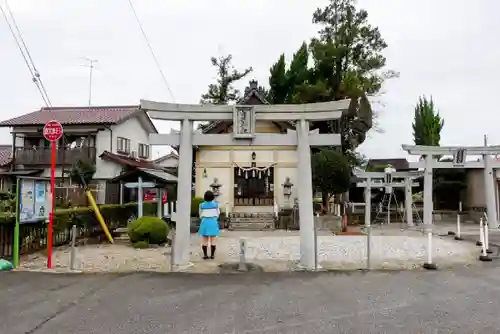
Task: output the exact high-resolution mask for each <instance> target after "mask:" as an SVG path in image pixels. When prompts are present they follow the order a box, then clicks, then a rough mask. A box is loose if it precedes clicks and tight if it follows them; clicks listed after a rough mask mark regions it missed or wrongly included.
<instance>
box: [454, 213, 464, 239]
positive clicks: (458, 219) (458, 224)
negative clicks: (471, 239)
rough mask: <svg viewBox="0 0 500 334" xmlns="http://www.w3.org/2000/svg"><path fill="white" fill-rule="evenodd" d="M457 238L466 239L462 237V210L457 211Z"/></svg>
mask: <svg viewBox="0 0 500 334" xmlns="http://www.w3.org/2000/svg"><path fill="white" fill-rule="evenodd" d="M455 240H464V238H462V237H461V229H460V212H458V213H457V234H456V235H455Z"/></svg>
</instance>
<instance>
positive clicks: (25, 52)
mask: <svg viewBox="0 0 500 334" xmlns="http://www.w3.org/2000/svg"><path fill="white" fill-rule="evenodd" d="M5 5H6V9H7V11H8V12H9V15H10V17H11V20H12V23H13V24H14V26H15V29H16V31H17V33H18V35H16V33H15V31H14V29H13V27H12V24H11V23H10V21H9V18H8V16H7V13H6V12H5V10H4V9H3V7H2V6H1V5H0V11H1V12H2V14H3V17H4V19H5V22H6V23H7V26H8V27H9V30H10V32H11V34H12V37H13V38H14V41H15V42H16V45H17V47H18V49H19V51H20V53H21V56H22V57H23V59H24V62H25V64H26V66H27V67H28V70H29V72H30V74H31V77H32V80H33V82H34V83H35V85H36V86H37V88H38V91H39V92H40V95H41V97H42V100H43V102H44V103H45V106H46V107H47V108H49V110H50V108H52V103H51V102H50V98H49V96H48V94H47V91H46V90H45V86H44V85H43V82H42V79H41V76H40V74H39V72H38V71H37V70H36V66H35V62H34V60H33V57H31V54H30V52H29V49H28V46H27V44H26V42H24V39H23V38H22V35H21V31H20V29H19V25H18V24H17V22H16V20H15V18H14V15H13V13H12V11H11V10H10V7H9V6H8V3H7V1H5ZM23 47H24V49H23ZM62 136H63V143H64V142H66V143H68V142H69V140H68V137H67V136H66V134H65V133H64V132H63V133H62ZM63 173H64V165H63ZM77 173H78V174H80V177H81V172H80V170H79V168H78V166H77Z"/></svg>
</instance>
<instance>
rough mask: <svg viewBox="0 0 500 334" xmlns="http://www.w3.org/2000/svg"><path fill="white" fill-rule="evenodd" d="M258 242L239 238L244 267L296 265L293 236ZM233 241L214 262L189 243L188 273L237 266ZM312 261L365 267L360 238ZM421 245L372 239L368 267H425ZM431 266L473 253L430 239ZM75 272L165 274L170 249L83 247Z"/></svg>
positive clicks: (222, 244) (419, 240) (325, 246)
mask: <svg viewBox="0 0 500 334" xmlns="http://www.w3.org/2000/svg"><path fill="white" fill-rule="evenodd" d="M267 235H271V236H263V234H262V232H260V233H256V235H255V236H254V237H253V236H252V235H251V233H246V234H244V236H245V239H246V240H247V261H248V262H251V263H255V264H258V265H260V266H261V267H263V269H264V270H265V271H288V270H293V269H295V268H296V267H297V265H298V262H299V259H300V242H299V237H298V235H293V234H292V233H289V234H288V235H286V234H281V235H277V234H273V233H269V234H267ZM239 239H240V237H239V235H238V234H237V233H224V235H223V236H222V237H221V238H219V240H218V246H217V256H216V260H214V261H204V260H202V259H201V256H200V255H201V254H200V253H201V251H200V248H199V240H198V238H197V237H193V238H192V249H191V261H192V262H193V264H194V265H193V266H192V267H190V268H188V269H187V271H191V272H218V271H219V264H221V263H232V262H237V261H238V260H239ZM318 242H319V243H318V255H319V256H318V261H319V264H320V265H321V267H322V268H323V269H342V270H348V269H363V268H365V264H366V238H365V237H364V236H319V237H318ZM426 245H427V239H426V238H425V237H424V236H374V237H373V239H372V267H373V268H374V269H412V268H417V267H420V266H421V265H422V263H423V262H425V261H426ZM433 248H434V261H435V262H436V263H437V264H438V265H439V266H440V267H441V268H444V267H453V266H457V265H470V264H475V263H476V264H477V262H478V261H477V256H478V248H477V247H476V246H474V245H473V244H471V243H468V242H456V241H453V240H450V239H449V238H442V237H435V238H434V239H433ZM69 258H70V249H69V247H61V248H58V249H56V250H55V252H54V255H53V262H54V267H55V269H58V270H62V271H67V270H68V267H69ZM45 266H46V257H45V256H44V255H43V254H41V253H38V254H32V255H28V256H25V257H23V258H22V259H21V268H20V269H21V270H23V269H24V270H41V269H44V268H45ZM75 269H76V270H79V271H84V272H130V271H159V272H168V271H170V249H169V248H166V247H158V248H150V249H134V248H132V247H131V246H129V245H127V244H115V245H86V246H80V247H78V248H77V256H76V266H75Z"/></svg>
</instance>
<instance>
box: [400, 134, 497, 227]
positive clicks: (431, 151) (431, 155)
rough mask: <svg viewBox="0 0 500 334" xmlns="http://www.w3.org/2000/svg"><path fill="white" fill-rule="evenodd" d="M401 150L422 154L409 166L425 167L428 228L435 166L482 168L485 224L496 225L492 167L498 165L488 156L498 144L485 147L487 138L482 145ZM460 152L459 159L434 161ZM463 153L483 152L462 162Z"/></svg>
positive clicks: (407, 148) (406, 147)
mask: <svg viewBox="0 0 500 334" xmlns="http://www.w3.org/2000/svg"><path fill="white" fill-rule="evenodd" d="M402 148H403V150H405V151H407V152H408V153H409V154H412V155H420V156H425V158H424V161H419V162H410V167H411V168H423V169H424V225H426V226H427V228H428V229H430V228H431V226H432V212H433V210H434V204H433V202H432V172H433V169H435V168H474V169H478V168H482V169H483V170H484V190H485V195H486V197H485V199H486V211H487V212H486V214H487V217H488V226H489V227H490V228H498V220H497V206H496V203H495V178H494V176H495V174H494V169H496V168H500V161H496V160H492V159H491V155H496V154H500V146H487V143H486V138H485V145H484V146H466V147H463V146H446V147H443V146H420V145H402ZM457 153H460V154H462V157H461V159H460V160H461V161H456V159H454V160H455V161H454V162H442V161H437V159H436V158H435V156H440V155H450V154H451V155H453V156H454V157H456V154H457ZM466 154H470V155H482V157H483V160H482V161H465V158H466Z"/></svg>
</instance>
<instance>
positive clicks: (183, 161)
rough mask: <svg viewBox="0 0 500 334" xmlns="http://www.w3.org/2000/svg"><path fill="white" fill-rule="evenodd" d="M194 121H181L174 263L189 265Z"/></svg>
mask: <svg viewBox="0 0 500 334" xmlns="http://www.w3.org/2000/svg"><path fill="white" fill-rule="evenodd" d="M192 135H193V121H191V120H187V119H185V120H183V121H182V122H181V135H180V136H181V138H180V147H179V167H178V171H179V172H178V177H177V180H178V184H177V210H176V214H175V216H176V231H175V232H176V234H175V243H174V258H173V264H174V265H176V266H186V265H189V248H190V242H191V240H190V239H191V233H190V224H191V214H190V212H191V188H192V171H193V166H192V165H193V146H192Z"/></svg>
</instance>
